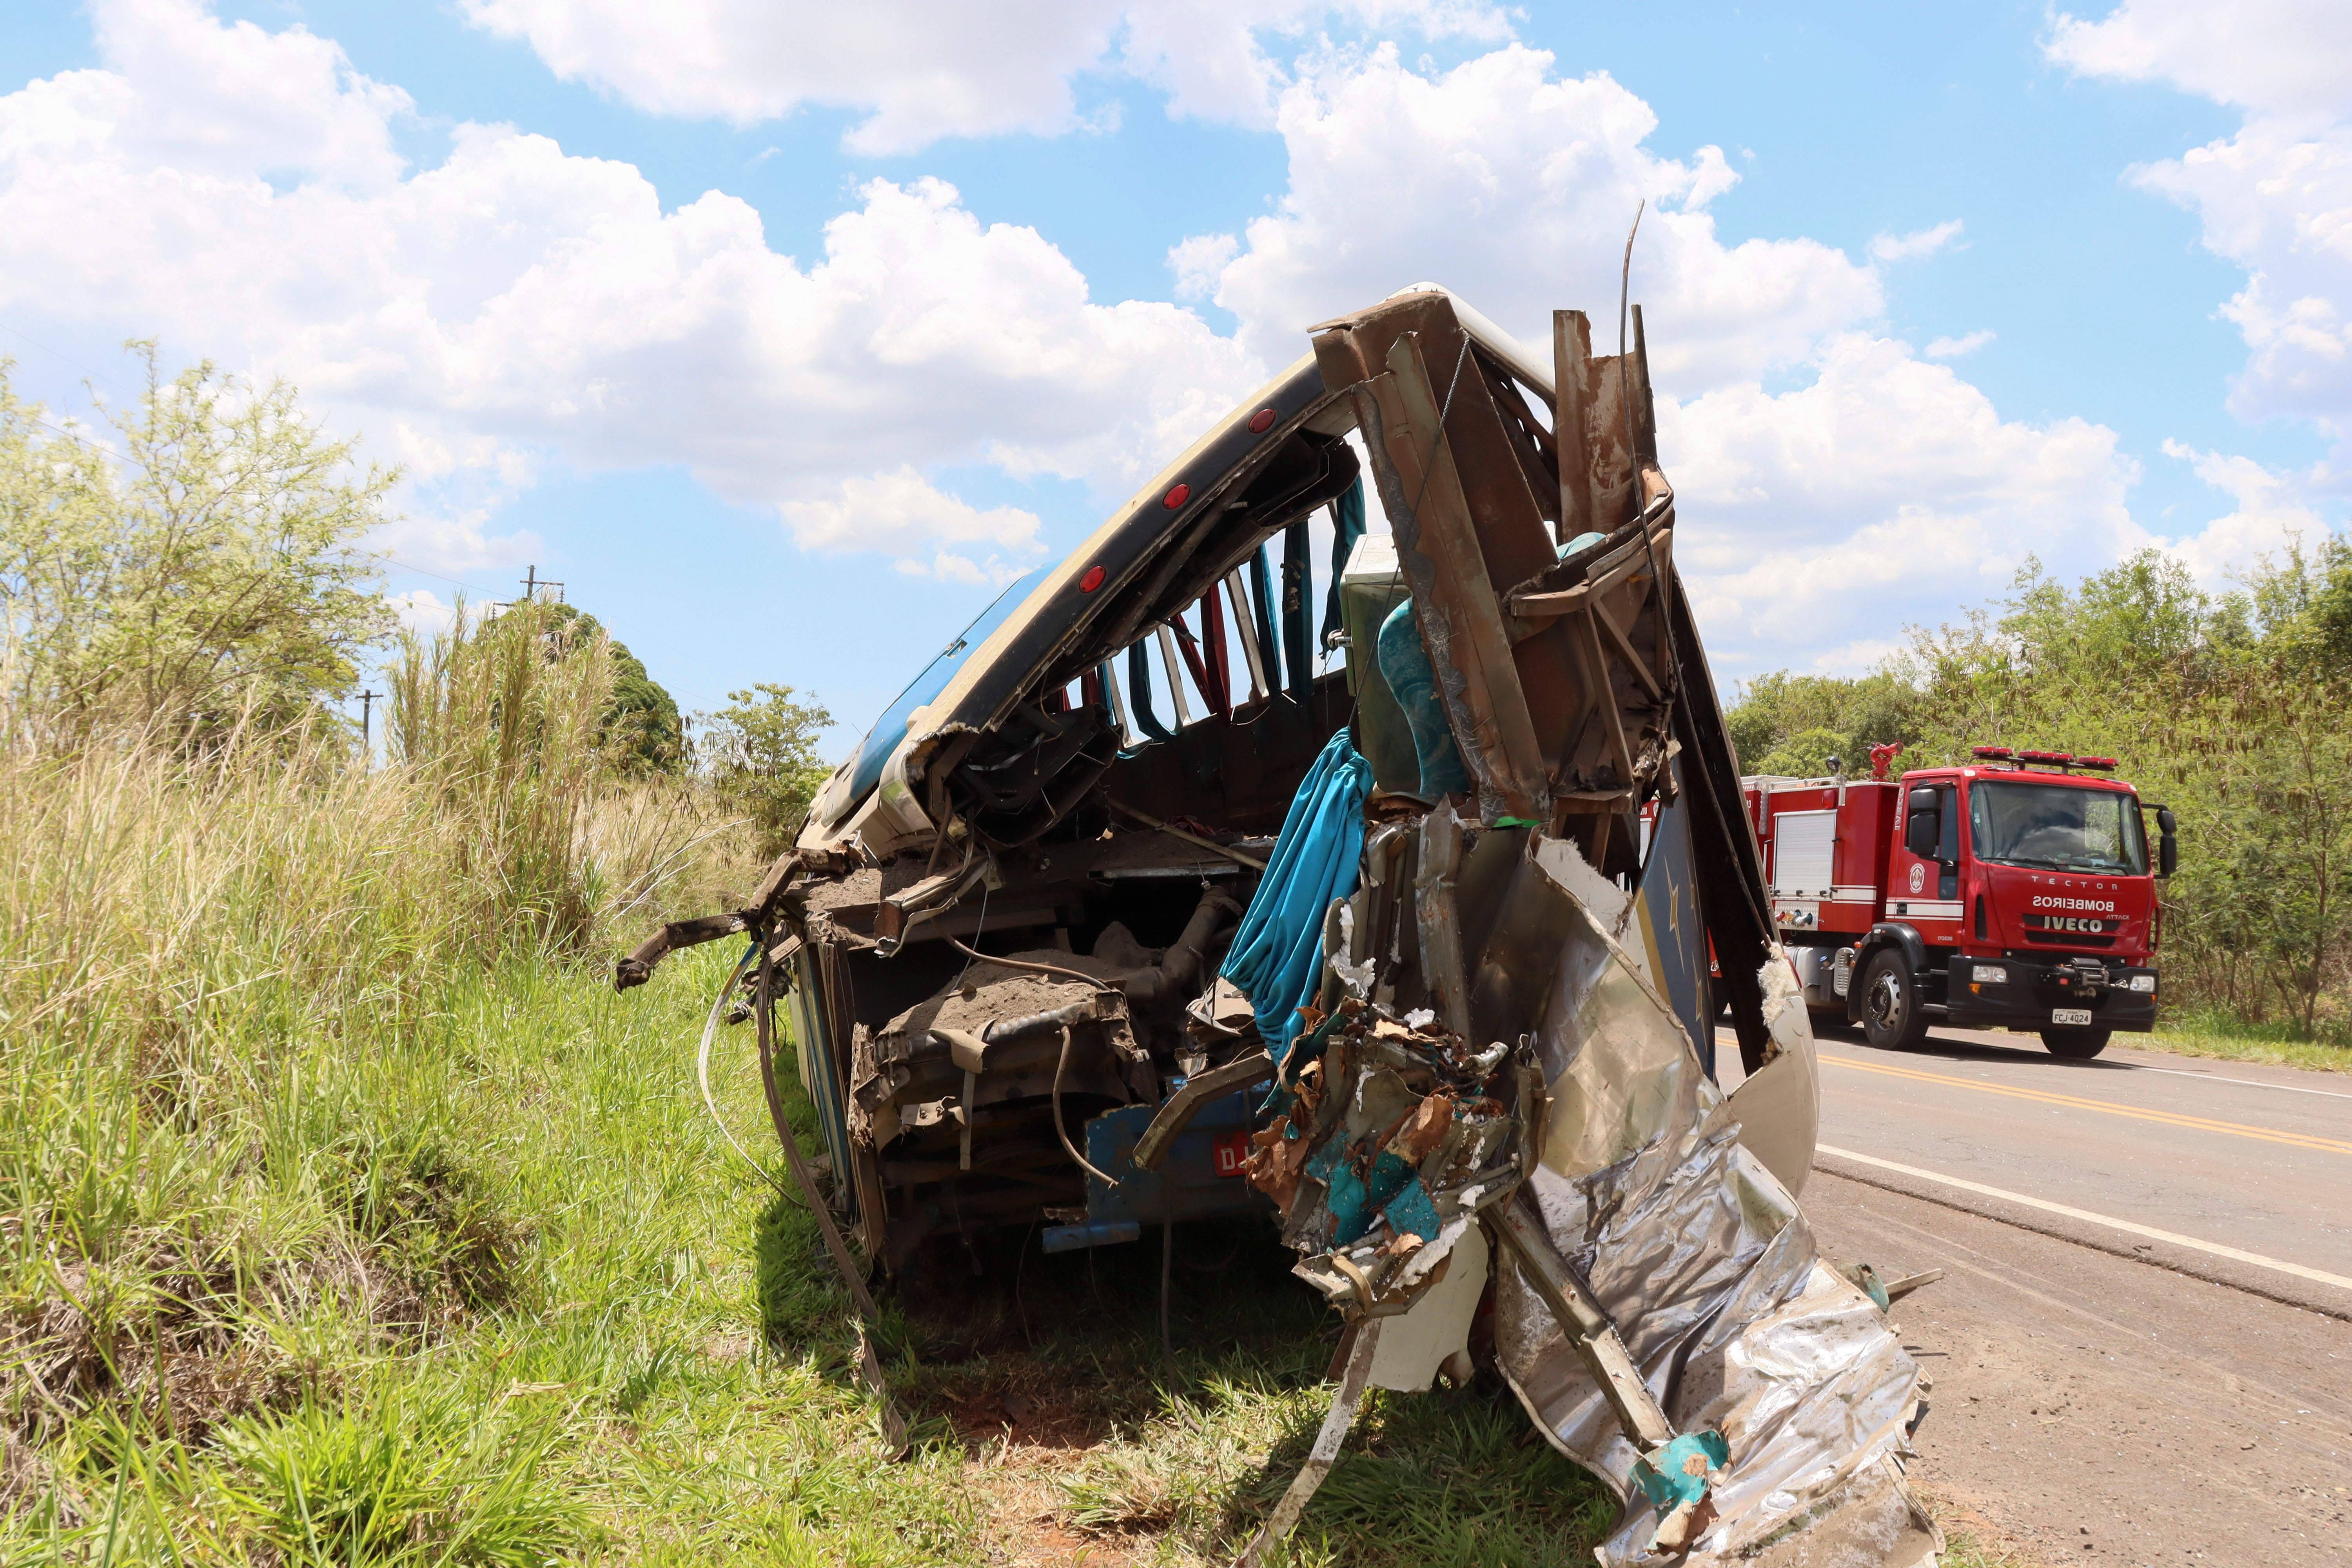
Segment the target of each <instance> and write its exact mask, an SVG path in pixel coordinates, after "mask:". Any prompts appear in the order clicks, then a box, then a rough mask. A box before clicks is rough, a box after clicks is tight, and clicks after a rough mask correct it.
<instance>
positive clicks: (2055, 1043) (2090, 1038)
mask: <svg viewBox="0 0 2352 1568" xmlns="http://www.w3.org/2000/svg"><path fill="white" fill-rule="evenodd" d="M2114 1033H2115V1031H2114V1030H2113V1029H2044V1030H2042V1044H2043V1045H2045V1046H2047V1047H2050V1054H2051V1055H2052V1056H2053V1057H2069V1058H2073V1059H2074V1060H2075V1061H2078V1062H2086V1061H2089V1060H2090V1059H2091V1058H2093V1057H2095V1056H2097V1055H2098V1054H2099V1053H2100V1052H2101V1051H2104V1050H2105V1049H2106V1048H2107V1037H2108V1036H2110V1035H2112V1034H2114Z"/></svg>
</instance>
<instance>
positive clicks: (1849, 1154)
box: [1814, 1058, 2352, 1290]
mask: <svg viewBox="0 0 2352 1568" xmlns="http://www.w3.org/2000/svg"><path fill="white" fill-rule="evenodd" d="M1823 1059H1824V1060H1826V1059H1828V1058H1823ZM1847 1065H1848V1066H1849V1067H1851V1066H1856V1065H1859V1064H1856V1063H1851V1062H1850V1063H1848V1064H1847ZM1814 1152H1816V1153H1819V1154H1834V1155H1835V1156H1837V1157H1838V1158H1839V1159H1841V1160H1852V1161H1853V1162H1854V1163H1856V1164H1862V1165H1875V1166H1877V1167H1878V1168H1879V1169H1880V1170H1882V1171H1899V1172H1900V1173H1903V1174H1904V1175H1906V1176H1916V1177H1918V1178H1919V1179H1920V1180H1922V1181H1927V1182H1941V1183H1942V1184H1944V1185H1946V1186H1948V1187H1958V1188H1960V1189H1961V1190H1962V1191H1964V1192H1970V1193H1981V1194H1984V1195H1985V1196H1986V1197H1989V1198H2000V1200H2002V1201H2003V1202H2005V1203H2012V1204H2023V1205H2025V1206H2026V1207H2028V1208H2036V1209H2046V1210H2048V1211H2049V1212H2050V1213H2052V1214H2063V1215H2066V1216H2067V1217H2068V1218H2070V1219H2081V1220H2088V1221H2090V1222H2091V1223H2092V1224H2093V1225H2104V1226H2107V1227H2108V1228H2110V1229H2113V1230H2120V1231H2126V1232H2128V1233H2129V1234H2131V1235H2133V1236H2145V1237H2149V1238H2150V1239H2152V1240H2156V1241H2168V1242H2170V1243H2172V1244H2173V1245H2174V1246H2175V1247H2195V1248H2196V1249H2197V1250H2198V1251H2200V1252H2210V1253H2212V1254H2213V1255H2214V1256H2215V1257H2217V1258H2236V1259H2237V1260H2238V1261H2239V1262H2241V1263H2251V1264H2253V1265H2255V1266H2256V1267H2257V1268H2275V1269H2277V1270H2278V1271H2279V1272H2280V1273H2282V1274H2294V1275H2298V1276H2300V1277H2301V1278H2303V1279H2315V1280H2317V1281H2318V1282H2319V1283H2320V1284H2322V1285H2338V1286H2341V1287H2343V1288H2344V1289H2347V1290H2352V1279H2346V1278H2344V1276H2343V1275H2341V1274H2330V1273H2328V1272H2327V1271H2326V1270H2325V1269H2320V1268H2305V1267H2304V1266H2303V1265H2302V1264H2300V1263H2287V1262H2284V1261H2282V1260H2281V1259H2279V1258H2264V1257H2263V1255H2262V1254H2261V1253H2259V1252H2241V1251H2239V1250H2238V1249H2237V1248H2236V1247H2222V1246H2221V1245H2219V1244H2218V1243H2215V1242H2210V1241H2200V1240H2198V1239H2197V1238H2196V1237H2193V1236H2182V1235H2180V1234H2179V1233H2178V1232H2176V1231H2169V1230H2158V1229H2157V1228H2156V1227H2155V1226H2146V1225H2134V1224H2133V1223H2132V1222H2131V1221H2129V1220H2127V1219H2115V1218H2112V1217H2111V1216H2109V1215H2103V1214H2093V1213H2092V1212H2091V1211H2090V1210H2088V1209H2076V1208H2068V1207H2067V1206H2066V1205H2064V1204H2053V1203H2052V1202H2051V1201H2050V1200H2049V1199H2047V1198H2032V1197H2028V1196H2026V1195H2025V1194H2023V1193H2012V1192H2007V1191H2004V1190H2003V1189H2001V1188H2000V1187H1988V1186H1986V1185H1985V1184H1983V1183H1981V1182H1966V1181H1962V1180H1961V1179H1960V1178H1959V1177H1958V1176H1947V1175H1945V1174H1944V1173H1942V1172H1940V1171H1923V1170H1921V1169H1920V1168H1919V1167H1918V1166H1916V1165H1898V1164H1896V1163H1895V1162H1894V1161H1892V1160H1882V1159H1879V1158H1878V1157H1877V1156H1876V1155H1874V1154H1857V1153H1855V1152H1853V1150H1851V1149H1833V1148H1832V1147H1831V1146H1830V1145H1828V1144H1827V1143H1819V1144H1816V1145H1814ZM1825 1168H1826V1167H1825ZM1831 1174H1832V1175H1835V1174H1836V1172H1834V1171H1832V1172H1831Z"/></svg>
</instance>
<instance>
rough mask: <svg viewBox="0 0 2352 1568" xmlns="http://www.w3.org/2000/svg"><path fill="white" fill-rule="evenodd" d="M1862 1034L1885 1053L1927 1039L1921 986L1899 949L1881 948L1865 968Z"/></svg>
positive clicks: (1903, 1048)
mask: <svg viewBox="0 0 2352 1568" xmlns="http://www.w3.org/2000/svg"><path fill="white" fill-rule="evenodd" d="M1862 1032H1863V1034H1864V1037H1867V1038H1868V1039H1869V1041H1870V1043H1871V1044H1872V1045H1874V1046H1875V1047H1878V1048H1879V1049H1880V1050H1882V1051H1908V1050H1914V1049H1916V1048H1917V1047H1918V1045H1919V1043H1920V1042H1921V1041H1922V1040H1925V1039H1926V1038H1927V1009H1926V1008H1924V1007H1922V1006H1920V1005H1919V983H1918V981H1917V980H1916V978H1914V976H1913V975H1912V973H1911V961H1910V960H1909V959H1907V958H1906V957H1904V956H1903V950H1902V949H1900V948H1895V947H1882V948H1880V949H1879V950H1878V951H1877V952H1874V953H1872V954H1871V955H1870V962H1869V963H1867V964H1865V965H1864V966H1863V971H1862ZM2053 1048H2054V1047H2053Z"/></svg>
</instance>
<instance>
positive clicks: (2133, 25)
mask: <svg viewBox="0 0 2352 1568" xmlns="http://www.w3.org/2000/svg"><path fill="white" fill-rule="evenodd" d="M2044 47H2045V48H2046V49H2047V50H2048V51H2049V54H2050V58H2053V60H2056V61H2057V62H2059V63H2060V64H2062V65H2065V66H2070V67H2072V68H2074V69H2075V70H2077V71H2080V72H2081V73H2083V74H2084V75H2085V76H2105V77H2115V78H2119V79H2123V80H2126V81H2168V82H2170V83H2172V84H2173V85H2174V86H2176V87H2179V88H2180V89H2182V90H2183V91H2186V92H2193V93H2195V94H2197V95H2198V96H2200V97H2201V98H2210V99H2212V100H2214V101H2216V102H2218V103H2228V104H2234V105H2236V106H2237V107H2239V108H2241V109H2247V110H2254V111H2256V112H2258V113H2261V114H2265V115H2273V116H2280V117H2286V118H2299V117H2305V116H2308V117H2313V118H2315V119H2318V120H2322V121H2335V120H2340V119H2342V118H2343V117H2344V113H2345V110H2346V108H2347V104H2352V10H2347V8H2346V7H2344V6H2342V5H2321V4H2314V3H2313V0H2234V3H2233V4H2231V5H2214V4H2212V0H2125V3H2124V4H2123V5H2118V6H2116V8H2115V10H2114V11H2112V12H2110V13H2109V14H2108V15H2107V16H2105V17H2104V18H2102V19H2100V20H2098V21H2085V20H2084V19H2083V18H2081V17H2078V16H2065V15H2061V16H2057V17H2055V18H2053V21H2052V24H2051V28H2050V35H2049V37H2048V38H2047V39H2046V40H2045V43H2044Z"/></svg>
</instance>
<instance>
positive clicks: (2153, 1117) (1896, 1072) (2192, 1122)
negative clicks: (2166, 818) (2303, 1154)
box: [1816, 1053, 2352, 1154]
mask: <svg viewBox="0 0 2352 1568" xmlns="http://www.w3.org/2000/svg"><path fill="white" fill-rule="evenodd" d="M1816 1054H1817V1055H1819V1057H1820V1059H1821V1060H1822V1061H1823V1062H1825V1063H1827V1064H1829V1065H1831V1066H1832V1067H1842V1068H1853V1069H1854V1070H1856V1071H1857V1072H1874V1073H1884V1074H1885V1075H1886V1076H1887V1077H1888V1078H1909V1079H1918V1080H1919V1081H1920V1082H1921V1083H1940V1084H1943V1085H1944V1086H1946V1087H1947V1088H1949V1089H1975V1090H1977V1091H1978V1092H1979V1093H1982V1094H2005V1095H2008V1096H2010V1097H2011V1099H2014V1100H2039V1101H2041V1102H2042V1104H2044V1105H2063V1106H2068V1107H2071V1108H2072V1109H2074V1110H2096V1111H2102V1112H2104V1113H2105V1114H2106V1115H2109V1116H2129V1117H2132V1118H2135V1119H2136V1120H2137V1121H2158V1122H2162V1123H2163V1124H2164V1125H2166V1126H2168V1127H2193V1128H2196V1129H2197V1130H2198V1131H2200V1132H2228V1133H2232V1134H2234V1135H2236V1136H2237V1137H2240V1138H2260V1139H2263V1141H2265V1142H2271V1143H2286V1144H2290V1145H2292V1146H2294V1147H2295V1148H2297V1149H2317V1150H2319V1151H2321V1152H2325V1153H2329V1154H2352V1142H2347V1141H2346V1140H2344V1139H2341V1138H2320V1137H2315V1136H2314V1135H2312V1134H2310V1133H2307V1132H2279V1131H2273V1130H2272V1129H2271V1128H2268V1127H2248V1126H2246V1125H2244V1124H2243V1123H2242V1122H2236V1121H2213V1120H2211V1119H2210V1117H2203V1116H2182V1115H2180V1114H2179V1113H2178V1112H2176V1111H2170V1110H2141V1109H2140V1108H2139V1107H2137V1106H2134V1105H2115V1104H2111V1103H2110V1102H2108V1101H2106V1100H2083V1099H2079V1098H2077V1097H2076V1096H2074V1095H2071V1094H2052V1093H2051V1092H2049V1091H2048V1090H2047V1089H2013V1088H2011V1086H2009V1085H2008V1084H2002V1083H1971V1082H1970V1081H1969V1080H1968V1079H1964V1078H1954V1077H1952V1076H1951V1075H1950V1074H1948V1073H1940V1072H1921V1071H1920V1070H1919V1069H1918V1068H1898V1067H1888V1066H1885V1064H1883V1063H1879V1062H1858V1061H1855V1060H1853V1058H1850V1057H1833V1056H1829V1055H1827V1054H1825V1053H1816Z"/></svg>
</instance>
